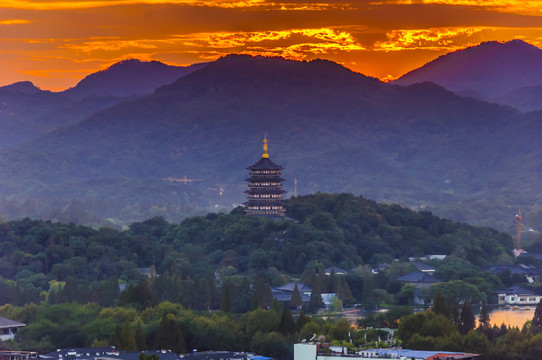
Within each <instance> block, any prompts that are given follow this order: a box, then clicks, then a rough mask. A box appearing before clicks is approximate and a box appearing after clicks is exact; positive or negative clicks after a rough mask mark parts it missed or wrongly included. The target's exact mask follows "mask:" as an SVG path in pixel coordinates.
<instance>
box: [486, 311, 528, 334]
mask: <svg viewBox="0 0 542 360" xmlns="http://www.w3.org/2000/svg"><path fill="white" fill-rule="evenodd" d="M534 309H535V306H532V307H527V306H522V307H521V308H520V309H516V310H512V309H505V308H504V307H498V308H494V309H492V310H490V312H489V319H490V321H491V325H497V326H501V325H502V324H503V323H504V324H505V325H506V326H512V327H515V326H517V327H518V328H520V329H521V328H522V327H523V324H525V322H526V321H528V320H532V319H533V317H534Z"/></svg>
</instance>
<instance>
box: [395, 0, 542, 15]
mask: <svg viewBox="0 0 542 360" xmlns="http://www.w3.org/2000/svg"><path fill="white" fill-rule="evenodd" d="M392 2H394V3H396V4H403V5H410V4H416V3H418V1H416V0H397V1H393V0H392ZM388 3H389V2H388ZM424 4H444V5H455V6H475V7H484V8H491V9H493V10H496V11H502V12H513V13H517V14H525V15H540V14H542V1H541V0H525V1H523V0H505V1H501V0H424Z"/></svg>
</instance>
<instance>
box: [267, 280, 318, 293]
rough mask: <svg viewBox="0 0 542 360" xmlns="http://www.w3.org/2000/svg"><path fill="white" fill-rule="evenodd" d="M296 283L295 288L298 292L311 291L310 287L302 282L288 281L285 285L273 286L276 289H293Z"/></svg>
mask: <svg viewBox="0 0 542 360" xmlns="http://www.w3.org/2000/svg"><path fill="white" fill-rule="evenodd" d="M296 284H297V290H299V292H300V293H304V292H311V291H312V288H311V287H309V286H307V285H305V284H303V283H296V282H289V283H288V284H286V285H282V286H279V287H277V288H275V289H276V290H279V291H290V292H292V291H294V289H295V285H296Z"/></svg>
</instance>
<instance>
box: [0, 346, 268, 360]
mask: <svg viewBox="0 0 542 360" xmlns="http://www.w3.org/2000/svg"><path fill="white" fill-rule="evenodd" d="M140 354H145V355H147V356H150V355H156V356H158V358H159V359H160V360H181V359H182V360H272V358H269V357H265V356H260V355H255V354H251V353H246V352H234V351H203V352H198V351H197V350H192V352H191V353H189V354H182V355H181V354H176V353H174V352H172V351H171V350H166V349H162V350H146V351H124V350H117V349H116V348H115V347H114V346H106V347H95V348H92V347H90V348H68V349H58V350H56V351H53V352H50V353H48V354H45V355H40V356H39V358H40V359H47V360H138V359H139V355H140ZM0 360H3V359H0ZM15 360H27V359H15Z"/></svg>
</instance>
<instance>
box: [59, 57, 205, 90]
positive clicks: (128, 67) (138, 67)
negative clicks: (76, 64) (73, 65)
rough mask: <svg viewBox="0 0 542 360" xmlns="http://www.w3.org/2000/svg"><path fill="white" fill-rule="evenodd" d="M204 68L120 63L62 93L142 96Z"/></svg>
mask: <svg viewBox="0 0 542 360" xmlns="http://www.w3.org/2000/svg"><path fill="white" fill-rule="evenodd" d="M205 65H206V64H204V63H202V64H194V65H191V66H186V67H182V66H171V65H166V64H164V63H161V62H159V61H140V60H137V59H129V60H123V61H120V62H118V63H116V64H113V65H111V66H110V67H108V68H107V69H104V70H101V71H98V72H96V73H93V74H90V75H88V76H87V77H85V78H84V79H83V80H81V81H80V82H79V83H78V84H77V85H76V86H75V87H74V88H71V89H68V90H66V91H64V93H65V94H66V95H68V96H71V97H75V98H83V97H86V96H90V95H101V96H116V97H130V96H140V95H146V94H150V93H152V92H153V91H154V90H155V89H156V88H158V87H160V86H163V85H167V84H171V83H172V82H174V81H175V80H177V79H178V78H180V77H182V76H184V75H187V74H189V73H191V72H193V71H196V70H198V69H200V68H202V67H204V66H205Z"/></svg>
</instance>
